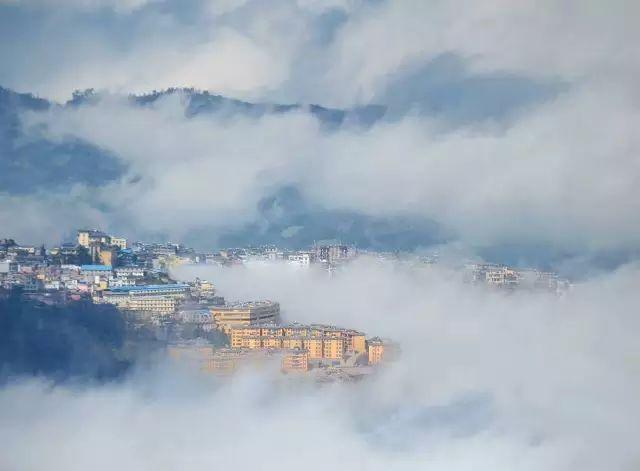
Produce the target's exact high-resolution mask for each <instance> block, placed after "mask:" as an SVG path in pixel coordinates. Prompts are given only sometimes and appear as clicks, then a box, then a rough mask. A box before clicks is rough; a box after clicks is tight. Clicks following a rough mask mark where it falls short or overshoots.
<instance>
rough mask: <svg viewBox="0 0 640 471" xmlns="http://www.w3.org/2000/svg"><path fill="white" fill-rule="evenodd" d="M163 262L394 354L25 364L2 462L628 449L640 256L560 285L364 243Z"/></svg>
mask: <svg viewBox="0 0 640 471" xmlns="http://www.w3.org/2000/svg"><path fill="white" fill-rule="evenodd" d="M173 275H174V276H177V277H180V278H182V279H189V278H191V277H194V276H199V277H207V278H208V279H211V280H215V283H216V285H217V288H218V291H219V293H220V294H222V295H224V296H226V297H227V298H228V299H234V298H238V299H256V298H263V297H269V298H272V299H275V300H277V301H279V302H280V303H281V305H282V313H283V317H284V318H285V320H286V321H301V322H326V323H334V324H337V325H340V326H345V327H353V328H358V329H361V330H364V331H365V332H367V334H368V335H369V336H372V335H380V336H386V337H391V338H393V339H395V340H397V341H399V342H400V344H401V349H402V356H401V360H400V361H397V362H395V363H391V364H389V365H387V366H386V367H384V368H383V369H382V370H381V371H379V372H378V373H377V374H375V375H374V376H372V377H371V378H368V379H366V380H363V381H361V382H357V383H333V384H327V385H323V386H318V385H316V384H313V383H310V382H308V381H306V380H304V379H303V380H301V379H300V378H292V377H286V376H282V375H281V374H280V373H278V372H277V368H275V369H273V370H271V369H269V368H266V369H253V368H252V367H247V368H245V369H243V370H240V371H239V372H238V373H237V374H235V375H234V376H232V377H230V378H222V379H220V378H218V377H215V376H207V375H203V374H197V373H194V372H191V371H188V370H184V369H182V368H181V367H180V365H176V364H172V363H170V362H167V361H165V360H162V359H159V360H158V362H157V363H156V364H155V366H154V367H153V368H138V369H136V370H135V371H134V372H131V373H130V375H129V376H128V378H127V379H126V380H125V381H124V382H121V383H118V384H111V385H107V386H103V387H101V388H96V387H91V386H73V385H66V386H58V387H56V388H54V389H51V387H50V385H49V384H48V383H47V382H46V381H42V380H38V379H31V380H29V379H26V380H23V381H21V382H17V383H14V384H12V385H10V386H9V387H6V388H4V389H2V390H1V391H0V411H1V412H0V414H1V415H2V420H1V421H0V424H2V425H0V437H1V438H2V440H3V442H4V443H5V444H6V445H7V449H9V450H11V452H10V453H5V454H3V456H2V457H1V458H0V464H1V465H2V467H3V468H5V469H26V470H28V469H43V468H51V469H70V470H73V469H83V468H86V467H88V466H90V467H92V468H94V469H114V468H117V469H125V470H126V469H177V468H182V467H186V466H194V467H196V468H200V467H202V468H204V467H211V466H221V467H224V466H233V465H236V466H237V465H241V466H243V467H256V468H258V469H282V468H284V469H293V468H294V467H295V468H297V467H299V466H300V463H309V466H312V467H313V468H314V469H315V468H318V469H319V468H323V467H325V466H338V465H341V466H353V467H357V468H361V469H387V468H388V467H390V466H393V467H394V468H400V469H424V467H425V466H427V467H429V468H431V469H443V470H451V469H461V470H463V469H495V468H501V469H505V468H507V469H516V470H529V469H549V470H573V469H584V470H591V469H593V470H599V469H603V468H608V469H620V470H623V469H635V467H637V465H638V458H639V456H638V452H637V447H636V446H635V441H634V434H633V430H634V429H635V420H634V417H635V416H636V414H637V413H638V409H637V405H636V402H637V401H636V400H635V398H636V396H637V394H638V392H639V387H640V384H639V383H638V381H637V379H636V378H637V377H638V375H637V372H638V358H640V357H639V356H638V353H640V352H638V347H637V342H636V338H637V334H638V328H639V327H640V326H639V325H638V320H637V317H636V316H635V312H634V306H637V305H638V302H639V299H638V296H639V295H638V293H637V290H636V289H635V286H636V285H637V282H638V277H639V275H640V273H639V271H638V267H637V266H626V267H624V268H622V269H620V270H618V271H616V272H614V273H610V274H607V275H603V276H600V277H596V278H593V279H591V280H589V281H587V282H585V283H582V284H579V285H576V286H575V287H574V289H573V290H572V291H570V292H568V293H567V294H566V295H564V296H562V297H557V296H556V295H552V294H547V293H540V292H524V291H523V292H514V293H510V294H508V293H504V292H500V291H497V292H496V291H490V290H487V289H485V288H481V287H473V286H470V285H465V284H464V283H463V282H462V279H461V277H460V274H459V272H456V271H454V270H449V269H447V268H443V267H438V266H430V267H422V268H420V267H418V268H416V267H410V266H407V265H405V264H402V265H400V264H397V263H390V262H385V263H380V262H378V261H376V260H372V259H367V258H363V259H360V260H358V261H356V262H354V263H353V264H350V265H348V266H347V267H345V268H344V269H343V270H342V271H340V272H338V273H337V274H336V275H335V276H333V277H331V278H329V277H328V276H327V274H326V272H324V271H320V270H318V271H316V270H313V269H311V270H292V269H291V268H290V267H288V266H287V265H285V264H267V265H257V266H249V267H238V268H214V269H211V268H209V267H206V268H202V267H198V268H190V267H183V268H180V269H179V270H177V271H176V272H175V273H174V274H173ZM52 430H55V433H52ZM247 447H249V449H250V450H251V453H247Z"/></svg>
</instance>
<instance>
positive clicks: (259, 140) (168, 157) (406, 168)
mask: <svg viewBox="0 0 640 471" xmlns="http://www.w3.org/2000/svg"><path fill="white" fill-rule="evenodd" d="M631 94H632V92H631V91H629V90H627V89H625V88H620V89H618V90H616V91H615V92H614V91H612V90H610V89H609V88H608V87H606V86H601V85H600V84H589V85H584V86H582V87H575V88H573V89H572V90H570V91H568V92H566V93H564V94H561V95H560V96H559V97H558V98H557V99H556V100H554V101H552V102H549V103H547V104H545V105H541V106H538V107H537V108H534V109H533V110H532V111H531V112H529V113H527V114H524V115H522V116H521V117H520V118H519V119H518V120H517V121H516V122H514V123H513V124H507V125H500V126H498V125H495V126H492V125H487V124H486V123H483V124H480V125H476V124H472V125H469V126H466V127H460V128H456V129H443V128H442V127H441V126H440V124H439V123H438V122H437V121H429V120H425V119H422V118H418V117H413V116H408V117H406V118H404V119H402V120H399V121H393V122H386V121H385V122H380V123H379V124H377V125H375V126H373V127H372V128H370V129H367V130H363V129H358V128H353V127H349V126H347V127H344V128H342V129H340V130H338V131H336V132H327V131H326V130H323V129H322V127H321V126H320V125H319V124H318V122H317V121H316V120H315V119H313V118H312V117H311V116H309V115H308V114H306V113H304V112H296V113H292V114H286V115H271V116H269V115H267V116H264V117H262V118H248V117H243V116H236V117H233V118H229V117H228V116H226V114H225V113H224V112H220V113H218V114H214V115H210V116H205V115H201V116H197V117H193V118H185V108H184V107H185V102H184V97H182V96H181V95H180V94H174V95H172V96H169V97H166V98H163V99H161V100H159V102H158V103H156V104H155V105H154V106H147V107H144V108H141V107H132V106H129V105H128V104H127V103H126V102H123V101H120V100H118V99H105V100H103V102H101V103H100V104H98V105H95V106H89V107H80V108H66V109H55V110H53V111H52V112H51V113H49V114H47V115H41V114H34V115H30V116H27V117H25V122H26V123H36V124H37V123H42V122H45V123H46V124H47V125H48V133H49V136H50V137H51V138H53V139H60V138H63V137H65V136H68V135H72V136H76V137H79V138H82V139H85V140H88V141H89V142H92V143H95V144H96V145H98V146H100V147H104V148H107V149H109V150H110V151H112V152H114V153H115V154H116V155H119V156H121V157H122V158H123V159H124V161H125V162H126V163H127V164H128V165H129V166H130V171H129V174H128V175H127V176H126V177H125V178H124V179H123V181H122V182H117V183H114V184H110V185H108V186H106V187H104V188H102V189H100V190H97V191H96V192H95V195H94V197H95V201H96V202H100V203H102V204H103V205H106V208H107V209H108V210H109V211H107V212H106V213H105V219H107V220H108V219H109V215H108V213H109V212H111V213H112V214H116V215H117V217H118V218H119V219H120V220H129V221H132V222H134V223H135V224H140V225H141V227H143V228H145V230H152V231H161V232H165V233H169V234H171V235H172V236H174V237H181V236H184V235H185V234H186V233H188V232H189V231H190V230H192V229H198V228H203V227H207V226H208V227H216V228H217V229H222V228H229V227H237V226H238V225H239V224H243V223H246V222H249V221H251V220H253V218H255V216H256V205H257V203H258V202H259V201H260V199H261V198H263V197H264V196H267V195H269V194H270V192H272V191H273V190H274V189H275V188H278V187H280V186H283V185H295V186H297V187H299V188H300V189H301V190H302V192H303V193H304V194H305V195H306V196H307V197H308V198H309V199H310V200H311V201H312V202H314V203H316V204H320V205H322V206H323V207H326V208H330V209H348V210H354V211H357V212H359V213H364V214H368V215H371V216H394V215H399V214H401V215H411V216H413V217H417V218H427V219H432V220H435V221H436V222H438V223H440V224H441V225H443V226H444V227H445V228H446V229H447V230H449V231H451V232H452V233H454V234H455V235H456V236H457V237H459V238H460V239H462V240H463V241H464V242H467V243H470V244H472V245H474V244H480V245H485V244H487V245H491V244H500V243H514V242H527V243H550V244H553V245H554V246H556V247H559V248H561V249H570V250H584V251H589V250H606V249H632V248H634V247H638V245H639V244H640V221H639V220H638V218H637V217H635V216H636V215H637V214H638V213H640V197H639V195H638V188H639V186H638V182H639V180H640V167H639V163H638V162H639V161H638V156H639V155H640V141H639V140H638V139H637V138H636V137H635V134H634V132H633V126H634V124H633V123H635V122H637V121H638V116H639V113H638V108H637V106H636V105H635V104H634V103H631V102H629V101H628V97H629V96H630V95H631ZM138 175H139V176H141V177H142V179H141V180H140V181H137V182H136V183H134V184H131V183H127V182H128V181H129V180H130V178H131V177H132V176H138ZM612 208H615V210H612ZM133 226H134V224H132V226H131V230H134V227H133Z"/></svg>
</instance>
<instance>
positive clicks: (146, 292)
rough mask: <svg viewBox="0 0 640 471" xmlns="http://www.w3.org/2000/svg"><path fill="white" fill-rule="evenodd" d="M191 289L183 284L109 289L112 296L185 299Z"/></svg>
mask: <svg viewBox="0 0 640 471" xmlns="http://www.w3.org/2000/svg"><path fill="white" fill-rule="evenodd" d="M189 290H190V287H189V285H187V284H183V283H174V284H166V285H136V286H118V287H113V288H110V289H109V293H111V294H115V295H118V294H128V295H129V296H171V297H176V298H184V297H185V296H186V295H187V294H188V293H189Z"/></svg>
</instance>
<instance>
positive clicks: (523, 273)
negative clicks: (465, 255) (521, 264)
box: [465, 263, 571, 295]
mask: <svg viewBox="0 0 640 471" xmlns="http://www.w3.org/2000/svg"><path fill="white" fill-rule="evenodd" d="M465 279H466V281H468V282H470V283H473V284H482V285H486V286H488V287H490V288H499V289H512V290H514V289H535V290H543V291H549V292H553V293H556V294H558V295H562V294H564V293H566V292H567V291H568V290H569V289H570V288H571V283H570V282H569V280H567V279H566V278H561V277H560V276H558V274H557V273H553V272H547V271H540V270H534V269H516V268H512V267H509V266H506V265H496V264H491V263H474V264H468V265H466V267H465Z"/></svg>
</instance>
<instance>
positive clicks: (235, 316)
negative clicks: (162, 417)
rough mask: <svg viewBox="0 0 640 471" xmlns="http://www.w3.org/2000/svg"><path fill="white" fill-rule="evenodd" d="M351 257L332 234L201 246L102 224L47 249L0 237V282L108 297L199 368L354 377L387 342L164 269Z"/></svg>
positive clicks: (58, 298)
mask: <svg viewBox="0 0 640 471" xmlns="http://www.w3.org/2000/svg"><path fill="white" fill-rule="evenodd" d="M355 255H356V253H355V250H354V249H353V248H351V247H349V246H346V245H343V244H340V243H338V242H336V241H325V242H319V243H316V244H314V246H313V247H312V248H311V249H310V250H308V251H282V250H278V249H277V248H275V247H260V248H248V249H226V250H221V251H219V252H216V253H205V254H202V253H197V252H195V251H194V250H193V249H190V248H187V247H184V246H182V245H180V244H172V243H167V244H147V243H144V242H133V243H130V242H129V241H128V240H127V239H125V238H123V237H117V236H113V235H110V234H107V233H105V232H103V231H99V230H95V229H81V230H79V231H78V232H77V240H76V241H75V243H67V244H63V245H61V246H59V247H54V248H51V249H49V250H47V249H45V247H44V246H42V247H31V246H21V245H19V244H17V243H16V242H15V241H13V240H10V239H4V240H0V288H4V289H5V292H6V291H7V290H11V289H13V288H16V287H19V288H21V289H22V291H23V293H24V294H25V295H27V296H31V297H34V298H38V299H39V300H41V301H43V302H47V303H66V302H70V301H73V300H80V299H87V300H91V301H92V302H94V303H103V304H111V305H114V306H116V307H117V308H118V309H119V310H121V311H123V312H125V313H127V314H128V315H127V319H128V321H129V323H130V324H131V323H133V324H135V325H141V324H144V325H146V326H154V327H155V328H157V329H158V332H162V334H158V338H162V339H163V340H164V341H165V342H166V344H167V349H168V351H169V354H170V355H171V356H172V357H173V358H176V359H180V360H188V361H193V362H195V363H196V364H197V365H199V367H200V369H202V370H205V371H215V372H220V371H222V372H227V371H233V370H235V369H236V368H237V367H238V366H239V365H241V364H244V363H247V362H256V361H262V362H266V361H273V360H274V359H276V360H277V362H278V363H279V364H280V366H281V369H282V370H283V371H285V372H294V371H298V372H309V371H316V372H317V371H324V372H328V371H331V372H332V374H334V375H336V374H337V375H341V374H342V375H347V376H348V377H353V376H357V375H361V374H364V373H363V372H364V371H367V370H366V369H367V368H370V367H371V365H375V364H378V363H380V362H381V361H383V359H384V358H388V357H390V356H392V355H390V354H389V353H388V352H389V351H392V350H393V344H392V343H391V342H383V341H382V340H380V339H377V338H374V339H369V340H367V338H366V336H365V334H364V333H363V332H359V331H356V330H353V329H344V328H339V327H335V326H327V325H319V324H312V325H302V324H286V323H283V321H282V319H281V315H280V305H279V303H277V302H275V301H272V300H257V301H242V302H225V300H224V298H223V297H221V296H218V295H217V293H216V290H215V287H214V286H213V284H212V283H211V282H209V281H206V280H200V279H196V280H194V281H193V282H189V283H178V282H175V281H174V280H172V279H171V278H170V276H169V274H168V273H169V270H170V268H171V267H174V266H176V265H181V264H198V263H204V264H218V265H235V264H240V263H241V264H251V263H260V262H274V261H281V262H283V263H288V264H291V265H293V266H295V267H309V266H311V265H313V264H320V265H322V266H324V267H326V268H331V267H336V266H338V265H340V264H342V263H344V262H346V261H348V260H350V259H352V258H353V257H355ZM0 294H1V293H0ZM186 331H188V332H196V333H199V334H198V335H200V334H204V335H205V336H206V334H207V333H212V332H214V333H219V334H220V335H221V336H222V337H223V338H224V339H226V341H225V342H224V343H223V344H221V345H213V344H212V343H211V342H209V341H207V340H205V337H202V336H196V337H195V338H193V337H187V336H185V335H183V334H184V332H186ZM336 372H338V373H336ZM347 372H348V373H347Z"/></svg>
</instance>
